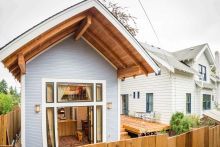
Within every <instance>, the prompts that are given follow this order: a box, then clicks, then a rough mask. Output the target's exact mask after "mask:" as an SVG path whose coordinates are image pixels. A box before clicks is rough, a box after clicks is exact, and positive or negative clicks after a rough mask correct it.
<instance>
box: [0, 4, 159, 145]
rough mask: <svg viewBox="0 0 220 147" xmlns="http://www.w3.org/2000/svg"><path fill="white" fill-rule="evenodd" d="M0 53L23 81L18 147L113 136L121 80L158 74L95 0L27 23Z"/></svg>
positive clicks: (95, 140) (117, 136)
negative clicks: (27, 26)
mask: <svg viewBox="0 0 220 147" xmlns="http://www.w3.org/2000/svg"><path fill="white" fill-rule="evenodd" d="M24 23H25V22H24ZM0 59H1V61H2V63H3V64H4V65H5V67H6V68H8V70H9V71H10V72H11V73H12V74H13V76H14V77H15V78H16V79H17V80H19V81H20V83H21V97H22V98H21V121H22V122H21V125H22V126H21V128H22V129H21V141H22V146H23V147H24V146H27V147H40V146H44V147H46V146H48V147H55V146H60V147H63V146H75V145H84V144H90V143H98V142H106V141H116V140H119V139H120V86H119V85H120V80H121V79H124V78H127V77H132V76H137V75H142V74H144V75H147V74H148V73H152V72H156V73H157V72H159V68H158V66H157V64H156V63H155V62H154V61H153V60H152V59H151V57H150V56H149V55H148V53H147V52H146V51H145V50H144V49H143V47H142V46H141V45H140V44H139V43H138V41H137V40H136V39H135V38H134V37H133V36H132V35H131V34H130V33H129V32H128V31H127V30H126V29H125V28H124V26H123V25H122V24H121V23H120V22H119V21H118V20H117V19H116V18H115V17H114V16H113V15H112V14H111V13H110V12H109V11H108V10H107V9H106V8H105V7H104V6H103V5H102V4H101V3H100V2H98V1H97V0H87V1H83V2H81V3H78V4H76V5H74V6H71V7H69V8H67V9H65V10H63V11H61V12H59V13H57V14H55V15H53V16H51V17H50V18H48V19H46V20H44V21H42V22H40V23H39V24H37V25H36V26H34V27H33V28H30V29H29V30H27V31H26V32H24V33H23V34H21V35H20V36H18V37H17V38H15V39H13V40H12V41H11V42H9V43H8V44H6V45H5V46H4V47H2V48H1V50H0Z"/></svg>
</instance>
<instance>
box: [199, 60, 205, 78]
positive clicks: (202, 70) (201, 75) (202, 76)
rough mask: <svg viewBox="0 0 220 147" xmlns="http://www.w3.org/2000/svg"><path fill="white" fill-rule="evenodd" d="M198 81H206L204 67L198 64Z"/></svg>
mask: <svg viewBox="0 0 220 147" xmlns="http://www.w3.org/2000/svg"><path fill="white" fill-rule="evenodd" d="M199 79H200V80H202V81H206V80H207V73H206V67H205V66H204V65H201V64H199Z"/></svg>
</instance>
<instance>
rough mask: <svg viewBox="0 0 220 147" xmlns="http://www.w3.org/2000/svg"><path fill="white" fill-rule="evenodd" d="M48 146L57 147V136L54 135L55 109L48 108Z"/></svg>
mask: <svg viewBox="0 0 220 147" xmlns="http://www.w3.org/2000/svg"><path fill="white" fill-rule="evenodd" d="M46 115H47V118H46V122H47V146H48V147H55V135H54V131H55V130H54V108H47V112H46Z"/></svg>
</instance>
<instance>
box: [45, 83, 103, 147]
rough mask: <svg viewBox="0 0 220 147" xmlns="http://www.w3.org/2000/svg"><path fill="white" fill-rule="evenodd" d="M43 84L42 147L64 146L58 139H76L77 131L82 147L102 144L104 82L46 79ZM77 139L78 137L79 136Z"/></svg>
mask: <svg viewBox="0 0 220 147" xmlns="http://www.w3.org/2000/svg"><path fill="white" fill-rule="evenodd" d="M44 83H45V84H44V86H43V89H42V90H43V93H44V94H45V95H44V97H43V99H44V100H43V103H42V115H43V118H44V119H45V120H44V122H43V123H44V125H43V128H44V130H45V131H44V133H43V137H44V138H45V140H44V142H43V143H44V144H47V146H48V147H56V146H62V145H60V144H65V142H64V141H63V139H61V137H63V136H64V137H65V136H71V137H73V138H74V137H75V138H76V136H75V134H76V130H78V129H79V130H80V129H81V130H82V132H83V137H86V139H83V141H84V140H86V141H85V142H84V143H85V144H87V143H98V142H103V141H106V136H105V135H103V132H105V130H106V128H105V125H106V116H105V115H104V114H105V113H106V108H105V107H104V105H105V99H106V94H105V92H106V89H105V87H106V86H105V82H104V81H101V80H100V81H96V80H95V81H93V80H81V81H80V80H68V81H67V80H61V79H54V80H52V79H49V80H48V81H45V82H44ZM83 108H84V109H83ZM77 112H79V113H77ZM63 124H64V125H63ZM80 127H81V128H80ZM77 135H79V136H80V132H78V133H77ZM79 136H78V137H79Z"/></svg>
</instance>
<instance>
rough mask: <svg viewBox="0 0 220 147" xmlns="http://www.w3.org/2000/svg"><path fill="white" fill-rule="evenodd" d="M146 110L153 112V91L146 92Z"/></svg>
mask: <svg viewBox="0 0 220 147" xmlns="http://www.w3.org/2000/svg"><path fill="white" fill-rule="evenodd" d="M146 112H147V113H150V112H153V93H146Z"/></svg>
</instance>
